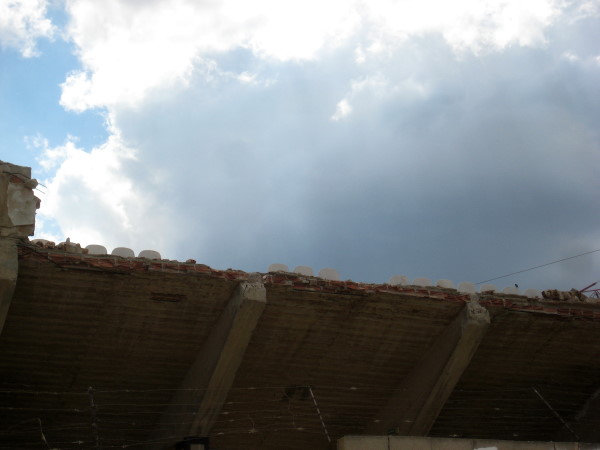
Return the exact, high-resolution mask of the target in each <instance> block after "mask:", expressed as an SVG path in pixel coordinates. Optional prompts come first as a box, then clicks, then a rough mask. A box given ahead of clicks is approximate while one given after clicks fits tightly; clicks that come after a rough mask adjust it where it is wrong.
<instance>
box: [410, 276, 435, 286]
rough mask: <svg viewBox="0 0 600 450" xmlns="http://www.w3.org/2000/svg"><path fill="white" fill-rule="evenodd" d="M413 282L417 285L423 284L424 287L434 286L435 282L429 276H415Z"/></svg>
mask: <svg viewBox="0 0 600 450" xmlns="http://www.w3.org/2000/svg"><path fill="white" fill-rule="evenodd" d="M413 284H414V285H415V286H422V287H427V286H433V283H432V282H431V280H430V279H429V278H415V279H414V281H413Z"/></svg>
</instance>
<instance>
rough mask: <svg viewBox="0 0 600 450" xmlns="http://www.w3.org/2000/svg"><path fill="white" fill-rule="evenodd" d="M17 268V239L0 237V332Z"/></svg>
mask: <svg viewBox="0 0 600 450" xmlns="http://www.w3.org/2000/svg"><path fill="white" fill-rule="evenodd" d="M18 268H19V261H18V258H17V241H16V240H15V239H11V238H0V334H1V333H2V329H3V328H4V322H5V321H6V316H7V314H8V308H9V307H10V302H11V301H12V297H13V292H14V291H15V286H16V285H17V272H18Z"/></svg>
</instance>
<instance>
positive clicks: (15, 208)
mask: <svg viewBox="0 0 600 450" xmlns="http://www.w3.org/2000/svg"><path fill="white" fill-rule="evenodd" d="M37 184H38V182H37V180H34V179H32V178H31V169H30V168H29V167H21V166H16V165H14V164H10V163H6V162H3V161H0V237H12V238H25V237H27V236H33V232H34V230H35V211H36V209H38V208H39V206H40V199H39V198H37V197H36V196H35V195H33V189H34V188H35V187H36V186H37Z"/></svg>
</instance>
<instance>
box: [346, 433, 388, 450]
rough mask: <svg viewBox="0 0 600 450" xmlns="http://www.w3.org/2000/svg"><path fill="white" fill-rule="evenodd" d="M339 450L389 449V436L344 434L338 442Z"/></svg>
mask: <svg viewBox="0 0 600 450" xmlns="http://www.w3.org/2000/svg"><path fill="white" fill-rule="evenodd" d="M337 448H338V450H388V448H389V446H388V437H387V436H344V437H343V438H341V439H340V440H338V442H337Z"/></svg>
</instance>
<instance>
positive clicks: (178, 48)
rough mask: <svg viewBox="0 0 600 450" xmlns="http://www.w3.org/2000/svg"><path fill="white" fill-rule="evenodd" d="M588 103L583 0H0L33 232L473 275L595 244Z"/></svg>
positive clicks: (585, 266)
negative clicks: (31, 183) (32, 196)
mask: <svg viewBox="0 0 600 450" xmlns="http://www.w3.org/2000/svg"><path fill="white" fill-rule="evenodd" d="M599 124H600V1H598V0H577V1H568V0H527V1H523V0H504V1H484V0H464V1H455V2H446V1H434V0H421V1H419V2H413V1H408V0H405V1H393V0H369V1H368V2H367V1H352V0H343V1H342V0H327V1H325V2H324V1H316V0H304V1H302V2H291V1H276V0H256V1H252V2H247V1H238V0H220V1H208V0H207V1H192V0H168V1H167V0H103V1H101V2H100V1H95V0H0V159H2V160H4V161H8V162H11V163H14V164H19V165H25V166H29V167H32V169H33V176H34V177H35V178H37V179H38V180H39V181H40V182H41V183H43V186H40V187H39V189H40V191H39V192H37V194H36V195H38V197H40V199H41V200H42V203H41V208H40V210H39V211H38V215H37V222H36V235H35V236H34V237H35V238H44V239H50V240H54V241H56V242H61V241H64V240H65V239H66V238H67V237H69V238H70V239H71V241H72V242H78V243H80V244H81V245H82V246H85V245H88V244H100V245H104V246H105V247H107V248H108V249H109V251H110V250H111V249H112V248H114V247H119V246H124V247H129V248H132V249H133V250H134V251H135V252H136V254H137V253H138V252H139V251H141V250H145V249H152V250H156V251H159V252H160V253H161V254H162V256H163V257H164V258H168V259H176V260H180V261H185V260H187V259H189V258H192V259H195V260H196V261H198V262H199V263H203V264H207V265H209V266H211V267H214V268H217V269H226V268H235V269H241V270H245V271H261V272H264V271H266V270H267V267H268V266H269V265H270V264H271V263H282V264H286V265H288V266H289V268H290V269H293V268H294V267H296V266H299V265H306V266H310V267H312V268H313V269H314V271H315V273H317V272H318V271H319V270H320V269H321V268H325V267H331V268H334V269H336V270H337V271H338V272H339V273H340V276H341V278H342V279H343V280H346V279H352V280H354V281H360V282H374V283H383V282H387V280H388V279H389V278H390V277H391V276H393V275H405V276H407V277H408V278H409V279H414V278H417V277H426V278H429V279H431V280H432V281H436V280H438V279H450V280H452V281H453V282H454V283H455V284H458V283H460V282H463V281H469V282H473V283H477V282H480V281H484V280H488V279H492V278H496V277H500V276H503V275H505V274H509V273H512V272H517V271H520V270H523V269H527V268H530V267H534V266H537V265H542V264H545V263H548V262H551V261H555V260H559V259H562V258H568V257H571V256H574V255H578V254H582V253H586V252H593V251H594V250H597V249H600V227H599V225H600V208H599V207H598V206H599V204H598V203H599V199H600V196H599V194H600V170H599V169H600V126H599ZM598 280H600V252H595V253H589V254H587V255H584V256H581V257H578V258H573V259H569V260H567V261H563V262H561V263H557V264H552V265H548V266H545V267H542V268H539V269H536V270H531V271H527V272H522V273H519V274H516V275H511V276H509V277H504V278H501V279H498V280H495V281H493V282H491V283H492V284H495V285H496V286H498V287H499V288H503V287H505V286H512V285H513V284H518V285H519V286H520V288H521V290H523V289H525V288H535V289H550V288H558V289H567V290H568V289H571V288H577V289H581V288H583V287H585V286H587V285H588V284H590V283H592V282H595V281H598Z"/></svg>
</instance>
